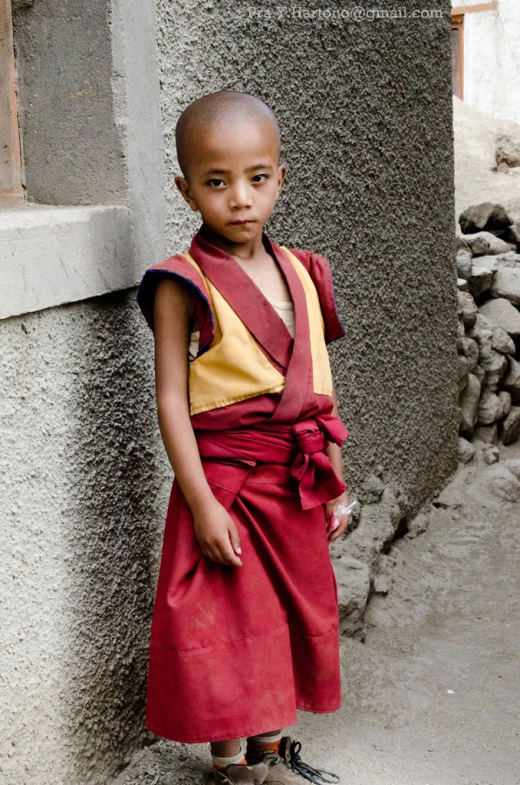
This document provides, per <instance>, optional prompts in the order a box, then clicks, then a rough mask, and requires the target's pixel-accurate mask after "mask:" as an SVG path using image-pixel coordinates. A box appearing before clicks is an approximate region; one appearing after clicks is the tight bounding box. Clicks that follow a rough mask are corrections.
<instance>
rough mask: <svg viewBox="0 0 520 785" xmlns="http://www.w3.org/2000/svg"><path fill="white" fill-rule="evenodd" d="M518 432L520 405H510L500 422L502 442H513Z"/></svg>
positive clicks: (519, 426)
mask: <svg viewBox="0 0 520 785" xmlns="http://www.w3.org/2000/svg"><path fill="white" fill-rule="evenodd" d="M519 434H520V406H511V408H510V409H509V413H508V414H507V415H506V417H505V418H504V419H503V420H502V422H501V423H500V438H501V439H502V441H503V443H504V444H513V442H516V441H517V439H518V436H519Z"/></svg>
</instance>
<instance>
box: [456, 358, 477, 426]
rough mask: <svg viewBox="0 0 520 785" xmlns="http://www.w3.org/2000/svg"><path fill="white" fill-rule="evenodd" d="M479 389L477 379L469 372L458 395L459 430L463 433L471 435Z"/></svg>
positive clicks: (475, 420)
mask: <svg viewBox="0 0 520 785" xmlns="http://www.w3.org/2000/svg"><path fill="white" fill-rule="evenodd" d="M480 390H481V385H480V382H479V380H478V379H477V377H476V376H475V375H474V374H472V373H470V374H469V376H468V383H467V385H466V387H465V388H464V391H463V392H462V393H461V395H460V396H459V407H460V411H461V421H460V426H459V430H460V432H461V433H463V434H464V433H465V434H468V435H471V433H472V432H473V428H474V427H475V424H476V422H477V413H478V402H479V399H480Z"/></svg>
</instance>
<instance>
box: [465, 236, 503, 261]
mask: <svg viewBox="0 0 520 785" xmlns="http://www.w3.org/2000/svg"><path fill="white" fill-rule="evenodd" d="M464 240H465V241H466V243H467V245H468V246H469V249H470V251H471V253H472V254H473V256H485V255H491V254H493V255H494V254H499V253H509V251H510V250H511V248H510V247H509V245H508V244H507V243H506V242H504V240H501V239H500V238H499V237H495V235H494V234H492V233H491V232H476V233H475V234H465V235H464Z"/></svg>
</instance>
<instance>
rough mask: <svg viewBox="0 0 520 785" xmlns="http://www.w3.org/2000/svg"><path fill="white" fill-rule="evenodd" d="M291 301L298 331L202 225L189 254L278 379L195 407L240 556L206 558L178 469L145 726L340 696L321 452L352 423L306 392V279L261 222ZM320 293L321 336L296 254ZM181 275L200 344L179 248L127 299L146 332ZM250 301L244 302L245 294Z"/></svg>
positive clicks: (316, 708)
mask: <svg viewBox="0 0 520 785" xmlns="http://www.w3.org/2000/svg"><path fill="white" fill-rule="evenodd" d="M263 242H264V245H265V247H266V249H267V250H268V251H269V252H270V253H271V254H272V255H273V257H274V259H275V260H276V261H277V262H278V264H279V266H280V269H281V271H282V273H283V275H284V276H285V279H286V281H287V285H288V287H289V290H290V293H291V297H292V300H293V303H294V309H295V335H294V339H292V338H291V336H290V334H289V332H288V331H287V329H286V328H285V325H284V324H283V322H282V320H281V319H280V317H279V316H278V314H277V313H276V311H275V310H274V308H273V307H272V306H271V304H270V303H269V301H268V300H267V299H266V298H265V297H264V296H263V294H262V293H261V292H260V290H259V289H258V287H257V286H256V284H255V283H254V282H253V281H252V280H251V279H250V278H249V276H248V275H247V273H246V272H245V271H244V270H243V269H242V268H241V267H240V265H239V264H238V263H237V262H236V261H235V260H234V259H233V258H232V257H230V256H229V255H228V254H226V253H224V252H223V251H221V250H220V249H218V248H216V247H215V246H214V245H213V244H211V243H210V242H208V241H207V240H206V239H205V238H204V236H203V231H200V232H198V233H197V235H196V236H195V237H194V238H193V241H192V244H191V247H190V254H191V256H192V257H193V258H194V259H195V261H196V262H197V263H198V265H199V267H200V268H201V269H202V271H203V273H204V275H205V276H206V277H207V278H208V279H209V280H210V281H211V283H212V284H213V285H214V286H215V287H216V288H217V289H218V290H219V291H220V293H221V294H222V296H223V297H224V298H225V299H226V300H227V302H228V303H229V304H230V305H231V307H232V308H233V309H234V310H235V312H236V313H237V314H238V316H239V318H240V319H241V320H242V321H243V322H244V323H245V324H246V326H247V328H248V329H249V331H250V332H251V334H252V335H253V337H254V339H255V340H256V341H257V343H258V345H259V346H260V348H261V349H262V351H263V352H264V354H265V355H266V357H268V358H269V360H270V361H271V363H272V364H273V365H274V366H275V367H276V368H277V369H278V370H279V371H281V372H282V373H283V374H284V375H285V386H284V389H283V390H282V391H281V392H278V393H271V394H263V395H258V396H256V397H254V398H250V399H248V400H245V401H240V402H237V403H233V404H230V405H228V406H224V407H220V408H215V409H211V410H210V411H206V412H202V413H200V414H195V415H193V416H192V418H191V419H192V425H193V428H194V431H195V434H196V437H197V442H198V446H199V452H200V455H201V459H202V464H203V467H204V471H205V474H206V478H207V480H208V483H209V484H210V487H211V488H212V491H213V493H214V495H215V497H216V498H217V500H218V501H219V502H220V503H221V504H222V505H223V506H224V507H225V508H226V509H227V510H228V511H229V513H230V515H231V516H232V518H233V520H234V522H235V524H236V526H237V529H238V532H239V535H240V541H241V547H242V554H241V558H242V562H243V566H241V567H234V566H224V565H221V564H217V563H215V562H213V561H211V560H210V559H208V558H206V557H205V556H203V554H202V552H201V550H200V548H199V545H198V543H197V541H196V538H195V534H194V530H193V516H192V514H191V511H190V509H189V507H188V505H187V503H186V501H185V499H184V496H183V494H182V491H181V489H180V486H179V484H178V482H177V480H174V481H173V485H172V490H171V495H170V501H169V505H168V511H167V517H166V526H165V531H164V539H163V549H162V557H161V564H160V572H159V580H158V585H157V593H156V600H155V607H154V613H153V620H152V629H151V641H150V661H149V678H148V692H147V703H146V720H145V722H146V725H147V727H148V728H149V729H150V730H152V731H153V732H155V733H157V734H158V735H160V736H164V737H166V738H168V739H172V740H174V741H180V742H186V743H195V742H210V741H218V740H222V739H231V738H239V737H244V736H250V735H254V734H258V733H262V732H267V731H270V730H274V729H277V728H281V727H285V726H287V725H291V724H293V723H294V722H295V721H296V709H304V710H306V711H311V712H317V713H322V712H323V713H325V712H333V711H336V710H337V709H339V707H340V703H341V685H340V663H339V630H338V623H339V619H338V602H337V599H338V598H337V587H336V580H335V577H334V572H333V569H332V564H331V560H330V555H329V540H328V536H327V531H326V516H325V502H326V501H328V500H329V499H332V498H335V497H337V496H339V495H340V493H342V492H343V491H344V490H345V488H346V485H345V483H344V482H343V481H342V480H341V479H340V478H339V477H338V476H337V475H336V473H335V472H334V469H333V468H332V465H331V463H330V460H329V458H328V456H327V455H326V453H325V452H324V450H325V449H326V446H327V444H328V442H331V441H334V442H336V443H337V444H342V442H343V441H344V439H345V438H346V436H347V435H348V431H347V430H346V429H345V428H344V426H343V424H342V423H341V421H340V420H339V419H338V418H337V417H334V416H333V415H332V414H331V412H332V408H333V401H332V398H331V397H329V396H327V395H320V394H316V393H315V392H314V390H313V376H312V358H311V351H310V336H309V321H308V318H307V304H306V298H305V293H304V290H303V286H302V284H301V282H300V279H299V277H298V274H297V273H296V271H295V269H294V267H293V265H292V263H291V262H290V261H289V260H288V258H287V256H286V255H285V253H284V252H283V251H282V250H281V249H280V248H279V247H278V246H277V245H276V244H275V243H273V242H272V241H271V240H269V238H268V237H267V236H266V235H265V234H264V235H263ZM292 253H294V255H295V256H297V258H298V259H299V260H300V261H301V262H302V264H303V265H304V266H305V267H306V269H307V271H308V272H309V273H310V275H311V278H312V280H313V282H314V284H315V286H316V288H317V290H318V294H319V298H320V303H321V307H322V315H323V319H324V323H325V340H326V342H330V341H331V340H334V339H336V338H339V337H341V336H342V335H344V334H345V331H344V329H343V325H342V324H341V321H340V320H339V317H338V314H337V311H336V307H335V300H334V291H333V284H332V276H331V273H330V267H329V265H328V262H327V260H326V259H324V258H323V257H319V256H317V255H315V254H312V253H310V252H307V251H292ZM163 275H173V276H177V277H180V278H182V279H184V280H185V281H187V283H188V284H190V285H192V286H193V287H194V289H195V291H196V292H197V293H198V295H197V315H198V322H199V326H200V333H201V335H200V343H199V354H201V353H202V352H204V351H206V350H207V349H208V347H209V346H210V344H211V340H212V336H213V317H212V313H211V308H210V305H209V297H208V292H207V289H206V286H205V284H204V281H203V279H202V278H201V276H200V275H199V274H198V272H197V271H196V270H195V269H194V268H193V266H192V265H190V264H189V262H187V261H186V259H185V258H184V257H182V256H173V257H171V258H170V259H168V260H166V261H165V262H163V263H162V264H159V265H156V266H154V267H152V268H150V269H149V270H147V271H146V273H145V275H144V276H143V279H142V281H141V285H140V287H139V291H138V294H137V300H138V303H139V305H140V307H141V308H142V310H143V313H144V316H145V317H146V319H147V321H148V324H149V325H150V327H151V328H152V329H153V298H154V293H155V287H156V284H157V282H158V280H159V279H160V277H162V276H163ZM252 302H254V303H255V307H254V308H251V303H252ZM280 325H281V326H280Z"/></svg>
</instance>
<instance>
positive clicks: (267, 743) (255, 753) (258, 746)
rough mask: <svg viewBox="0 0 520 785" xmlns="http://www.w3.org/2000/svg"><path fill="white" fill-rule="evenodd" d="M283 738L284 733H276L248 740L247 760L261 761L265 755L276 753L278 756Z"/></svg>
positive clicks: (259, 735) (250, 737)
mask: <svg viewBox="0 0 520 785" xmlns="http://www.w3.org/2000/svg"><path fill="white" fill-rule="evenodd" d="M282 738H283V733H282V731H281V730H280V731H277V732H276V733H269V734H268V733H259V734H257V735H256V736H249V737H248V739H247V753H246V754H247V759H248V760H252V759H253V758H255V759H261V758H262V757H263V756H264V755H268V754H270V753H274V754H276V755H278V752H279V749H280V744H281V741H282Z"/></svg>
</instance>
